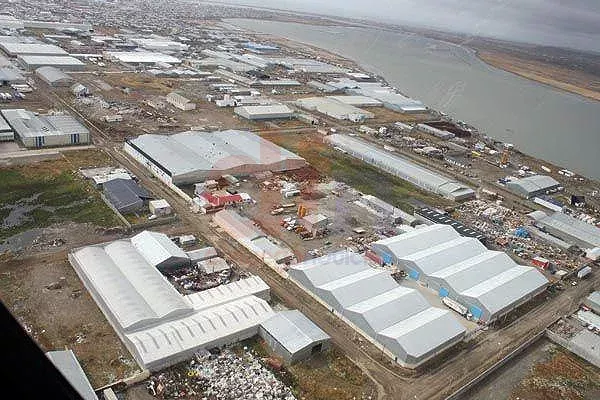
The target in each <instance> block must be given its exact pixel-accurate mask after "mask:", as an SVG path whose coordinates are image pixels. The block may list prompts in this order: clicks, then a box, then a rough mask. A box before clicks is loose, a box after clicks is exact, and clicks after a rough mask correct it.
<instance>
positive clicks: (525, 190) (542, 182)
mask: <svg viewBox="0 0 600 400" xmlns="http://www.w3.org/2000/svg"><path fill="white" fill-rule="evenodd" d="M506 187H507V188H508V189H509V190H510V191H511V192H513V193H515V194H517V195H519V196H521V197H524V198H526V199H530V198H532V197H535V196H537V195H540V194H548V193H549V192H551V191H556V190H557V189H558V188H559V187H560V182H558V181H557V180H556V179H554V178H552V177H551V176H546V175H533V176H528V177H526V178H519V179H512V180H510V181H509V182H507V183H506Z"/></svg>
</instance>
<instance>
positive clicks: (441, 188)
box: [324, 134, 475, 201]
mask: <svg viewBox="0 0 600 400" xmlns="http://www.w3.org/2000/svg"><path fill="white" fill-rule="evenodd" d="M324 140H325V141H326V142H328V143H330V144H331V145H332V146H335V147H337V148H339V149H342V150H344V151H345V152H347V153H349V154H351V155H352V156H354V157H356V158H359V159H361V160H363V161H364V162H366V163H368V164H371V165H374V166H376V167H377V168H380V169H381V170H383V171H386V172H388V173H390V174H393V175H395V176H397V177H399V178H402V179H404V180H406V181H408V182H410V183H412V184H414V185H416V186H418V187H420V188H422V189H425V190H429V191H431V192H433V193H437V194H439V195H441V196H444V197H446V198H449V199H451V200H455V201H462V200H467V199H471V198H474V197H475V191H473V189H471V188H469V187H467V186H466V185H464V184H462V183H459V182H456V181H454V180H452V179H450V178H446V177H445V176H442V175H439V174H437V173H435V172H432V171H430V170H428V169H426V168H423V167H421V166H418V165H416V164H414V163H413V162H411V161H409V160H406V159H404V158H402V157H399V156H397V155H395V154H391V153H388V152H387V151H384V150H381V149H379V148H378V147H376V146H374V145H372V144H369V143H367V142H365V141H363V140H361V139H357V138H354V137H351V136H347V135H341V134H333V135H329V136H326V137H325V138H324Z"/></svg>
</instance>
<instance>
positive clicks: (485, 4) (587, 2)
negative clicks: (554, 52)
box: [225, 0, 600, 52]
mask: <svg viewBox="0 0 600 400" xmlns="http://www.w3.org/2000/svg"><path fill="white" fill-rule="evenodd" d="M225 1H226V2H229V3H237V4H249V5H257V6H264V7H273V8H281V9H291V10H300V11H310V12H316V13H323V14H331V15H339V16H344V17H366V18H373V19H378V20H382V21H389V22H396V23H404V24H408V25H415V26H426V27H431V28H436V29H440V30H449V31H457V32H463V33H469V34H476V35H480V36H488V37H495V38H500V39H507V40H517V41H522V42H529V43H536V44H545V45H556V46H566V47H573V48H578V49H583V50H595V51H598V52H600V0H225Z"/></svg>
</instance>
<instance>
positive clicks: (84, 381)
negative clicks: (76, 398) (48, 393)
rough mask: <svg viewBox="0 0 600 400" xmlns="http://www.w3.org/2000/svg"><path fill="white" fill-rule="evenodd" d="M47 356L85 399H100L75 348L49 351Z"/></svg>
mask: <svg viewBox="0 0 600 400" xmlns="http://www.w3.org/2000/svg"><path fill="white" fill-rule="evenodd" d="M46 356H47V357H48V358H49V359H50V361H51V362H52V364H54V366H55V367H56V369H58V370H59V371H60V373H61V374H62V375H63V376H64V377H65V378H66V379H67V381H69V383H70V384H71V386H73V389H75V390H76V391H77V393H79V395H80V396H81V398H82V399H83V400H98V396H96V393H95V392H94V389H93V388H92V385H91V384H90V381H89V380H88V378H87V376H86V375H85V372H83V369H82V368H81V365H79V361H78V360H77V357H75V354H74V353H73V350H57V351H49V352H47V353H46Z"/></svg>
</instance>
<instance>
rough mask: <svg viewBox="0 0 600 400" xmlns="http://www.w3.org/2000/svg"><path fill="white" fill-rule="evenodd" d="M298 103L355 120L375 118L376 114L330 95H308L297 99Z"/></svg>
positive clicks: (335, 116)
mask: <svg viewBox="0 0 600 400" xmlns="http://www.w3.org/2000/svg"><path fill="white" fill-rule="evenodd" d="M296 105H297V106H298V107H301V108H303V109H305V110H307V111H317V112H319V113H321V114H324V115H326V116H328V117H331V118H335V119H339V120H349V121H353V122H359V121H363V120H365V119H367V118H373V117H374V114H373V113H372V112H370V111H365V110H363V109H361V108H358V107H354V106H353V105H350V104H347V103H343V102H340V101H337V100H335V99H333V98H329V97H306V98H303V99H298V100H296Z"/></svg>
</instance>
